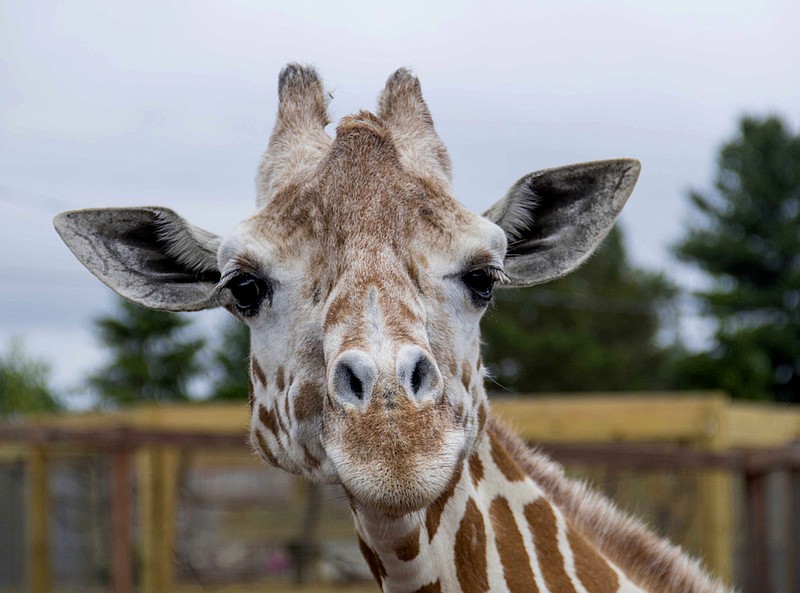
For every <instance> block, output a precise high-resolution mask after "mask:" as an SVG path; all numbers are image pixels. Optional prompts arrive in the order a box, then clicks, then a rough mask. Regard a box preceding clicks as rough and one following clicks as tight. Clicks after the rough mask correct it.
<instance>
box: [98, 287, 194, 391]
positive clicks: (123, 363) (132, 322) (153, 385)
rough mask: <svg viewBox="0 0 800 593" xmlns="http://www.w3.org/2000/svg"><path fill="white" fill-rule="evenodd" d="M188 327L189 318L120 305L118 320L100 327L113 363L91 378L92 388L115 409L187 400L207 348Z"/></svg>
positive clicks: (102, 322) (115, 317)
mask: <svg viewBox="0 0 800 593" xmlns="http://www.w3.org/2000/svg"><path fill="white" fill-rule="evenodd" d="M189 325H190V322H189V320H188V319H187V318H186V317H185V316H184V315H179V314H177V313H168V312H164V311H152V310H150V309H145V308H144V307H140V306H139V305H135V304H133V303H130V302H128V301H125V300H122V299H120V300H119V305H118V308H117V311H116V312H115V313H114V314H113V315H110V316H105V317H101V318H99V319H97V320H96V321H95V327H96V329H97V333H98V336H99V337H100V340H101V341H102V342H103V344H104V346H105V347H106V348H107V349H108V351H109V354H110V360H109V361H108V363H107V364H106V365H105V366H104V367H102V368H101V369H100V370H99V371H98V372H96V373H95V374H93V375H92V376H91V377H89V385H90V386H91V387H92V388H93V389H94V390H95V391H96V392H97V393H98V394H99V395H100V397H101V398H102V400H103V401H104V402H105V403H110V404H113V405H128V404H132V403H136V402H145V401H169V400H173V401H174V400H186V399H187V398H188V387H189V384H190V383H191V381H192V380H193V379H195V378H197V377H198V375H199V372H200V360H199V353H200V351H201V350H202V348H203V347H204V345H205V340H204V339H202V338H198V337H196V336H192V335H191V332H189V331H187V330H188V326H189Z"/></svg>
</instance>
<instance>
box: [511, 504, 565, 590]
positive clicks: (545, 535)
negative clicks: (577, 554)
mask: <svg viewBox="0 0 800 593" xmlns="http://www.w3.org/2000/svg"><path fill="white" fill-rule="evenodd" d="M523 513H524V515H525V519H526V520H527V521H528V527H529V528H530V531H531V535H532V536H533V547H534V549H535V550H536V557H537V558H538V560H539V568H540V569H541V570H542V576H543V577H544V582H545V583H546V584H547V589H548V590H550V591H559V592H561V593H576V591H575V587H574V586H573V584H572V581H571V580H570V578H569V575H567V571H566V567H565V565H564V556H563V555H562V554H561V550H559V549H558V524H557V523H556V515H555V512H554V511H553V508H552V507H551V506H550V504H549V503H548V502H547V501H546V500H545V499H544V498H538V499H537V500H535V501H533V502H531V503H529V504H527V505H525V508H524V509H523Z"/></svg>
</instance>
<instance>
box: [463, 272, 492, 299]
mask: <svg viewBox="0 0 800 593" xmlns="http://www.w3.org/2000/svg"><path fill="white" fill-rule="evenodd" d="M461 282H463V283H464V286H466V287H467V288H468V289H469V292H470V297H471V298H472V302H473V303H474V304H475V306H476V307H485V306H486V305H488V304H489V301H490V300H492V292H493V290H494V282H495V278H494V275H493V274H492V273H491V272H490V271H489V270H484V269H479V270H472V271H470V272H467V273H466V274H464V275H463V276H461Z"/></svg>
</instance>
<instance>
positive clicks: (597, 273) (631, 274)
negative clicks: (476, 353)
mask: <svg viewBox="0 0 800 593" xmlns="http://www.w3.org/2000/svg"><path fill="white" fill-rule="evenodd" d="M495 295H496V301H495V306H494V308H493V310H491V311H489V313H488V314H487V316H486V318H485V320H484V322H483V337H484V340H485V349H484V359H485V361H486V364H487V365H488V367H489V370H490V371H491V373H492V374H493V376H494V377H495V380H496V382H497V383H498V384H499V386H500V387H501V388H507V389H510V390H512V391H516V392H518V393H530V392H541V391H597V390H637V389H653V388H659V387H664V386H665V383H666V381H667V378H666V376H665V370H664V369H665V365H666V362H667V358H668V351H667V350H666V349H664V348H662V347H660V346H659V344H658V341H657V334H658V332H659V328H660V323H661V322H660V316H661V315H666V314H668V313H669V311H670V303H671V302H672V299H673V297H674V296H675V289H674V288H673V287H672V285H671V284H669V283H668V282H667V281H666V280H665V279H664V278H663V277H662V276H661V275H659V274H654V273H651V272H647V271H644V270H641V269H639V268H636V267H634V266H633V265H631V264H630V262H629V261H628V258H627V255H626V252H625V247H624V242H623V236H622V231H621V230H620V229H619V226H617V227H616V228H615V229H614V230H612V232H611V233H610V234H609V235H608V237H606V239H605V241H604V242H603V243H602V245H601V246H600V248H599V249H598V251H597V252H596V253H595V255H594V256H593V257H592V258H591V259H590V260H589V261H588V262H587V263H586V264H585V265H583V266H582V267H581V268H580V269H578V270H577V271H575V272H573V273H572V274H570V275H568V276H566V277H565V278H562V279H560V280H557V281H554V282H551V283H549V284H546V285H544V286H541V287H532V288H528V289H522V290H521V289H512V290H498V291H497V292H496V293H495Z"/></svg>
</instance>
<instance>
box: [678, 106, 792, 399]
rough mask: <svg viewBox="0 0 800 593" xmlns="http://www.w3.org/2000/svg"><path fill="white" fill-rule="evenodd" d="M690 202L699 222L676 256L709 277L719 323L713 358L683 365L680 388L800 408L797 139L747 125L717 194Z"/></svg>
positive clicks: (721, 169)
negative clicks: (799, 404)
mask: <svg viewBox="0 0 800 593" xmlns="http://www.w3.org/2000/svg"><path fill="white" fill-rule="evenodd" d="M690 198H691V200H692V204H693V207H694V220H695V221H696V222H695V223H694V225H693V226H692V227H691V228H690V229H689V230H688V232H687V233H686V235H685V236H684V237H683V239H682V240H681V241H680V242H679V243H678V244H677V246H676V247H675V252H676V253H677V255H678V257H679V258H680V259H682V260H683V261H685V262H688V263H690V264H692V265H694V266H697V267H698V268H700V270H702V271H703V272H705V273H706V274H707V275H708V276H709V278H710V287H709V289H708V290H705V291H701V292H698V293H696V296H697V298H698V299H699V300H700V302H701V303H702V306H703V309H704V312H705V313H706V314H708V315H709V316H711V317H712V318H714V319H715V320H716V321H717V322H718V326H717V330H716V335H715V344H714V347H713V348H712V350H711V351H710V352H707V353H700V354H696V355H692V356H688V357H686V358H685V359H684V360H682V361H679V363H678V364H677V366H676V372H677V377H676V379H677V381H678V383H679V385H680V386H683V387H721V388H722V389H725V390H726V391H728V392H730V393H731V394H732V395H733V396H734V397H740V398H749V399H774V400H777V401H787V402H800V224H798V223H800V135H793V134H792V133H791V132H790V131H789V130H788V129H787V128H786V125H785V124H784V123H783V122H782V121H781V120H780V119H778V118H777V117H768V118H765V119H756V118H750V117H746V118H743V119H742V120H741V121H740V123H739V130H738V133H737V135H736V137H734V138H733V139H732V140H730V141H729V142H727V143H726V144H724V145H723V146H722V148H721V150H720V153H719V159H718V171H717V178H716V184H715V191H714V192H711V193H709V194H701V193H697V192H694V193H692V194H691V195H690Z"/></svg>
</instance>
